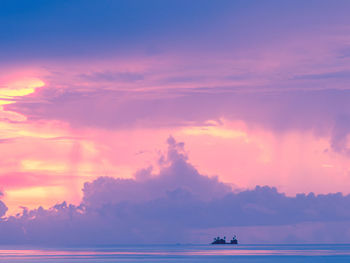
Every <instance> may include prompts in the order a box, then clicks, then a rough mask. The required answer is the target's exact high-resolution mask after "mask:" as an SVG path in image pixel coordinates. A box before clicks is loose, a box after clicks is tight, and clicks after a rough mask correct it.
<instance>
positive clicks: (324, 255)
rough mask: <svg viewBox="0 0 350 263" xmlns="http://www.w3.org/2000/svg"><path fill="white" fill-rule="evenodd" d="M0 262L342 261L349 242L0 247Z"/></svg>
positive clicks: (349, 256) (347, 257)
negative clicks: (318, 243) (335, 243)
mask: <svg viewBox="0 0 350 263" xmlns="http://www.w3.org/2000/svg"><path fill="white" fill-rule="evenodd" d="M0 249H1V250H0V262H6V263H7V262H9V263H11V262H36V263H44V262H45V263H46V262H72V263H78V262H238V263H240V262H242V263H250V262H263V263H264V262H269V263H280V262H281V263H284V262H305V263H313V262H315V263H316V262H317V263H322V262H332V263H333V262H334V263H337V262H344V263H345V262H346V263H350V245H238V246H231V245H215V246H213V245H162V246H160V245H153V246H151V245H147V246H126V245H125V246H116V247H104V248H60V249H59V248H55V249H53V248H45V249H33V248H31V249H30V248H24V247H21V248H19V247H17V248H14V247H0Z"/></svg>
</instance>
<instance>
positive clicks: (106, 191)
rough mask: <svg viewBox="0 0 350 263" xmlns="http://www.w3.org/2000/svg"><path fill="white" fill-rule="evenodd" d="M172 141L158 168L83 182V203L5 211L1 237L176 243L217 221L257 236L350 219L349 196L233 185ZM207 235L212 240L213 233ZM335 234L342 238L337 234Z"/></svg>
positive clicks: (29, 241) (14, 240) (34, 241)
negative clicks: (212, 175)
mask: <svg viewBox="0 0 350 263" xmlns="http://www.w3.org/2000/svg"><path fill="white" fill-rule="evenodd" d="M168 147H169V148H168V152H167V154H166V155H164V156H163V157H162V158H161V159H160V161H159V163H160V164H161V170H160V172H159V174H152V173H151V169H146V170H142V171H140V172H139V173H138V174H137V175H136V176H135V179H129V180H125V179H115V178H109V177H100V178H98V179H96V180H95V181H93V182H89V183H86V184H85V186H84V189H83V192H84V198H83V201H82V203H81V204H80V205H79V206H74V205H68V204H66V203H65V202H63V203H61V204H57V205H55V206H53V207H52V208H50V209H43V208H41V207H40V208H38V209H34V210H27V209H25V208H24V209H23V212H22V213H20V214H18V215H17V216H11V217H8V218H6V219H3V220H2V221H1V222H0V232H1V233H2V238H1V240H0V243H2V244H20V243H22V244H46V245H48V244H51V245H53V244H56V245H57V244H61V245H62V244H64V245H72V244H75V245H102V244H117V243H124V244H125V243H174V242H189V241H190V240H193V237H195V238H197V236H196V234H195V233H199V232H203V231H204V232H205V231H207V232H208V233H209V232H212V229H221V230H220V231H223V229H228V230H230V231H233V230H234V229H237V230H238V231H239V232H240V233H241V235H244V232H245V231H246V232H247V235H248V236H252V233H251V231H250V230H249V228H250V227H251V228H252V229H254V228H255V229H256V231H260V230H261V231H262V229H264V228H267V229H268V228H270V229H271V228H275V230H276V229H277V230H276V231H281V229H284V228H285V227H283V226H293V225H295V226H299V227H300V226H302V227H304V228H306V229H307V228H310V226H308V225H307V224H308V222H313V223H314V224H321V225H322V226H323V227H324V226H325V224H326V225H327V224H331V225H332V229H335V230H337V228H336V227H335V226H336V223H337V222H339V223H340V226H341V228H342V229H344V227H347V226H349V224H350V196H343V195H342V194H341V193H336V194H327V195H317V196H316V195H314V194H312V193H310V194H307V195H306V194H299V195H297V196H296V197H288V196H286V195H285V194H283V193H279V192H278V191H277V189H276V188H273V187H268V186H263V187H261V186H257V187H256V188H255V189H252V190H245V191H241V192H238V193H235V192H232V190H231V188H230V187H229V186H228V185H225V184H223V183H221V182H219V181H218V180H217V178H209V177H207V176H205V175H202V174H200V173H199V172H198V171H197V170H196V169H195V168H194V167H193V166H192V165H191V164H190V163H188V161H187V157H186V154H185V152H184V149H183V144H182V143H177V142H176V141H175V140H174V139H173V138H171V137H170V138H169V139H168ZM314 224H312V226H314ZM244 229H245V230H244ZM259 229H260V230H259ZM338 230H339V229H338ZM287 232H288V231H287ZM287 232H286V233H287ZM335 233H342V231H340V230H339V231H335ZM274 235H277V233H274ZM288 235H290V227H289V232H288ZM323 235H328V233H317V234H316V236H315V235H312V236H311V237H310V236H307V235H304V237H303V238H304V239H302V238H300V237H297V236H289V237H286V239H285V240H287V241H288V238H289V240H293V242H294V241H296V239H297V240H298V241H299V242H305V241H309V240H315V238H320V239H322V238H323ZM207 238H208V242H209V240H210V239H211V236H208V237H207ZM271 238H273V235H271ZM310 238H311V239H310ZM332 238H333V240H335V241H336V240H337V236H336V234H335V235H333V234H332ZM268 239H269V237H268V236H265V240H268ZM252 240H257V239H254V238H252V239H251V240H250V241H252ZM272 240H273V239H272ZM322 240H323V239H322ZM324 240H329V239H327V238H326V239H324ZM338 240H340V241H342V242H343V241H344V240H347V241H349V240H350V236H344V233H342V234H341V235H339V238H338ZM246 241H247V242H249V239H246ZM270 241H271V240H270Z"/></svg>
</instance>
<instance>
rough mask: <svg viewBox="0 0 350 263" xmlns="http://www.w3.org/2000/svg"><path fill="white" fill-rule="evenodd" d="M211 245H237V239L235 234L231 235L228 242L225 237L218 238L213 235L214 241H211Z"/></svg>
mask: <svg viewBox="0 0 350 263" xmlns="http://www.w3.org/2000/svg"><path fill="white" fill-rule="evenodd" d="M211 244H212V245H237V244H238V240H237V237H236V235H234V236H233V238H232V239H231V240H230V242H226V237H224V238H220V237H215V238H214V241H213V242H212V243H211Z"/></svg>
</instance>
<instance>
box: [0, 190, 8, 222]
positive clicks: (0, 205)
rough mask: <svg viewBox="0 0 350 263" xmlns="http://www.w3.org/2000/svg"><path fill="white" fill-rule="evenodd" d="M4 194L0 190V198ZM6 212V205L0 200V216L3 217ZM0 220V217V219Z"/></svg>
mask: <svg viewBox="0 0 350 263" xmlns="http://www.w3.org/2000/svg"><path fill="white" fill-rule="evenodd" d="M3 195H4V194H3V193H2V192H1V191H0V198H1V197H2V196H3ZM6 212H7V206H6V205H5V204H4V202H2V201H0V218H1V217H3V216H4V215H5V214H6ZM0 220H1V219H0Z"/></svg>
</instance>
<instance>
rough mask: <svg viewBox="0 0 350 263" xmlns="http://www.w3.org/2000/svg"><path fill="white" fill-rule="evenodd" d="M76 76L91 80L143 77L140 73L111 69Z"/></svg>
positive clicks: (136, 78)
mask: <svg viewBox="0 0 350 263" xmlns="http://www.w3.org/2000/svg"><path fill="white" fill-rule="evenodd" d="M78 77H80V78H82V79H85V80H88V81H92V82H135V81H139V80H143V79H144V76H143V75H142V74H140V73H133V72H111V71H104V72H94V73H91V74H81V75H79V76H78Z"/></svg>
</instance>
